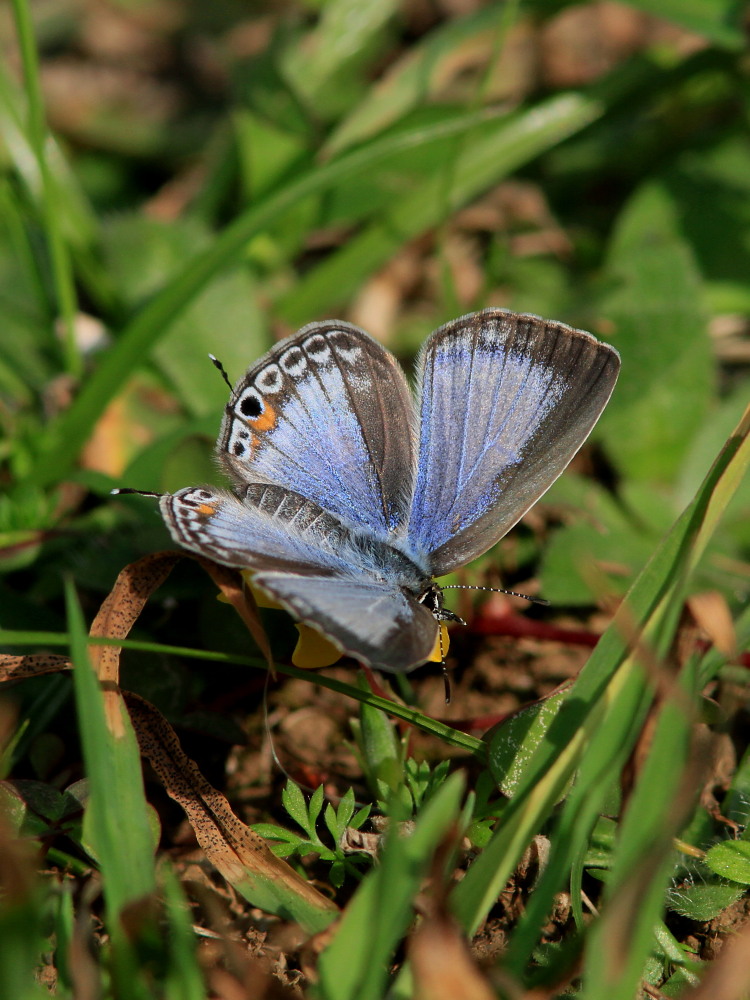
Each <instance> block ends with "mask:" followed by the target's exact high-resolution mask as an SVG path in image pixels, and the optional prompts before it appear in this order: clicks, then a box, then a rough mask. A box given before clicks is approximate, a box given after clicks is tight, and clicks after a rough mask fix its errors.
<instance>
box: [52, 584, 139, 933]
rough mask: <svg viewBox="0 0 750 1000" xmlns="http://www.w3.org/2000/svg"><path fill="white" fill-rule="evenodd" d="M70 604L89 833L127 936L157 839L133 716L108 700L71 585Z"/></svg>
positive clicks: (115, 921) (114, 925)
mask: <svg viewBox="0 0 750 1000" xmlns="http://www.w3.org/2000/svg"><path fill="white" fill-rule="evenodd" d="M66 599H67V606H68V615H69V619H68V620H69V625H70V649H71V659H72V660H73V664H74V670H73V680H74V687H75V695H76V705H77V708H78V718H79V728H80V734H81V745H82V749H83V757H84V762H85V765H86V773H87V776H88V779H89V783H90V795H91V797H90V800H89V804H88V807H87V813H88V817H87V818H88V820H89V827H88V829H89V833H90V838H91V843H92V846H93V848H94V850H95V851H96V856H97V859H98V861H99V864H100V866H101V871H102V877H103V880H104V897H105V900H106V903H107V913H108V917H109V930H110V934H112V935H113V937H116V936H117V935H118V934H122V933H123V929H122V927H121V925H120V919H121V917H122V913H123V910H124V909H125V907H126V906H128V904H132V903H134V902H135V901H136V900H141V899H143V898H144V897H146V896H149V895H151V894H152V893H153V892H154V891H155V889H156V878H155V872H154V854H153V848H154V845H153V838H152V834H151V828H150V824H149V820H148V811H147V804H146V798H145V794H144V790H143V775H142V771H141V758H140V753H139V750H138V743H137V741H136V738H135V734H134V732H133V729H132V726H131V725H130V719H129V716H128V714H127V712H126V710H125V707H124V705H123V703H122V699H121V697H120V695H119V692H117V693H115V692H108V694H109V697H108V698H107V699H106V701H105V692H103V690H102V688H101V686H100V684H99V681H98V679H97V677H96V675H95V674H94V671H93V669H92V667H91V663H90V660H89V655H88V649H87V638H88V637H87V634H86V630H85V627H84V623H83V618H82V615H81V611H80V608H79V606H78V602H77V600H76V596H75V592H74V589H73V585H72V583H70V582H68V585H67V587H66Z"/></svg>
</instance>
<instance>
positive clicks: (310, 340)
mask: <svg viewBox="0 0 750 1000" xmlns="http://www.w3.org/2000/svg"><path fill="white" fill-rule="evenodd" d="M302 350H303V351H304V352H305V354H307V356H308V358H310V360H311V361H314V362H315V363H316V364H319V365H324V364H326V363H327V362H328V361H330V360H331V348H330V347H329V345H328V341H327V340H326V338H325V337H324V336H323V335H322V334H321V333H314V334H313V335H312V336H311V337H307V338H305V340H303V341H302Z"/></svg>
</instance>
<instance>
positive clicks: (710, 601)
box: [687, 590, 737, 659]
mask: <svg viewBox="0 0 750 1000" xmlns="http://www.w3.org/2000/svg"><path fill="white" fill-rule="evenodd" d="M687 605H688V608H689V609H690V613H691V614H692V616H693V618H694V619H695V621H696V622H697V624H698V625H699V626H700V627H701V628H702V629H703V631H704V632H705V633H706V635H707V636H708V638H709V639H710V640H711V642H712V643H713V644H714V646H716V648H717V649H718V650H719V652H720V653H723V654H724V655H725V656H728V657H729V658H730V659H733V658H734V657H736V656H737V635H736V633H735V630H734V623H733V622H732V613H731V611H730V610H729V605H728V604H727V602H726V598H725V597H724V595H723V594H720V593H719V591H718V590H709V591H705V592H704V593H702V594H693V595H692V597H688V599H687Z"/></svg>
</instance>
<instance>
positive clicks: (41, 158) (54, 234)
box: [13, 0, 83, 378]
mask: <svg viewBox="0 0 750 1000" xmlns="http://www.w3.org/2000/svg"><path fill="white" fill-rule="evenodd" d="M13 15H14V18H15V22H16V32H17V34H18V44H19V48H20V51H21V63H22V65H23V73H24V84H25V88H26V96H27V102H28V121H27V130H28V138H29V143H30V145H31V148H32V150H33V152H34V158H35V160H36V165H37V170H38V172H39V184H40V188H41V200H42V208H43V217H44V228H45V231H46V236H47V245H48V247H49V254H50V262H51V264H52V277H53V281H54V285H55V295H56V298H57V306H58V308H59V310H60V319H61V321H62V328H63V346H64V352H63V353H64V361H65V368H66V371H67V372H68V374H70V375H73V376H74V377H75V378H80V376H81V374H82V373H83V360H82V358H81V355H80V352H79V350H78V346H77V344H76V335H75V326H74V322H75V314H76V310H77V296H76V291H75V283H74V280H73V265H72V263H71V260H70V254H69V253H68V247H67V244H66V243H65V240H64V239H63V235H62V231H61V228H60V220H59V215H58V206H57V197H56V196H57V188H56V185H55V184H54V181H53V179H52V175H51V172H50V169H49V164H48V162H47V155H48V149H49V148H50V147H49V144H48V137H47V124H46V119H45V112H44V101H43V99H42V89H41V86H40V83H39V59H38V57H37V51H36V40H35V38H34V25H33V21H32V19H31V10H30V7H29V4H28V3H27V2H26V0H13Z"/></svg>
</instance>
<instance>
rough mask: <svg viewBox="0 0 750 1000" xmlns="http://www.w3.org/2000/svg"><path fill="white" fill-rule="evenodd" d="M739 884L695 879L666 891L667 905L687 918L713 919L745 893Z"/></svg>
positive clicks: (701, 920)
mask: <svg viewBox="0 0 750 1000" xmlns="http://www.w3.org/2000/svg"><path fill="white" fill-rule="evenodd" d="M745 891H746V890H745V889H744V888H743V887H741V886H737V885H732V884H731V883H729V882H719V883H716V882H703V881H696V882H695V883H694V884H693V885H682V886H680V887H679V888H671V889H669V890H668V892H667V906H668V907H669V909H670V910H674V912H675V913H679V914H680V915H681V916H683V917H687V918H688V920H697V921H700V922H701V923H703V922H705V921H707V920H713V919H714V917H716V916H718V915H719V914H720V913H721V911H722V910H725V909H726V908H727V907H728V906H731V905H732V903H735V902H736V901H737V900H738V899H739V898H740V896H742V895H743V894H744V893H745Z"/></svg>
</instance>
